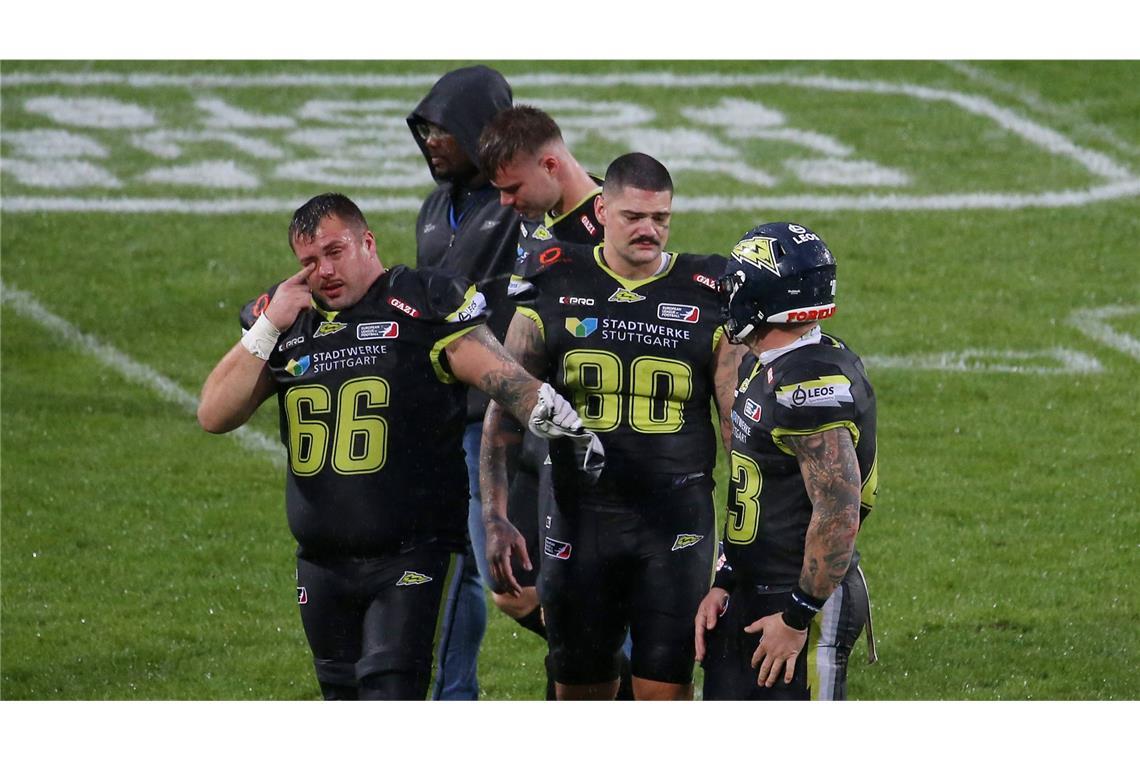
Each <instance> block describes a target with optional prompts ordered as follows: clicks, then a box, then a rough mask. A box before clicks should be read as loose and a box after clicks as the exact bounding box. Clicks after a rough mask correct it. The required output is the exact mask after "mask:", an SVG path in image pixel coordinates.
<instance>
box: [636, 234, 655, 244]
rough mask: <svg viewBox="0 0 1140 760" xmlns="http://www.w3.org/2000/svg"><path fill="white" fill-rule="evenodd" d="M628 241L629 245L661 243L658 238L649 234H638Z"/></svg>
mask: <svg viewBox="0 0 1140 760" xmlns="http://www.w3.org/2000/svg"><path fill="white" fill-rule="evenodd" d="M629 242H630V244H631V245H636V244H638V243H651V244H653V245H660V244H661V241H660V240H658V239H657V238H655V237H652V236H651V235H640V236H638V237H635V238H634V239H633V240H631V241H629Z"/></svg>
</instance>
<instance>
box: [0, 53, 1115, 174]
mask: <svg viewBox="0 0 1140 760" xmlns="http://www.w3.org/2000/svg"><path fill="white" fill-rule="evenodd" d="M438 78H439V77H438V75H437V74H371V75H349V74H252V75H217V74H191V75H171V74H119V73H79V74H70V73H47V74H30V73H28V74H21V73H17V74H7V75H5V76H4V77H3V79H2V80H0V81H2V83H3V86H5V87H9V88H11V87H21V86H30V85H42V84H54V85H63V86H75V87H89V86H93V85H112V84H113V85H122V86H126V87H134V88H139V89H147V88H155V87H176V88H208V87H215V88H218V87H221V88H230V87H232V88H241V87H246V88H271V89H272V88H279V87H362V88H365V87H367V88H379V87H393V88H395V87H424V86H429V87H430V86H431V85H433V84H435V81H436V80H437V79H438ZM779 85H783V86H787V87H803V88H807V89H814V90H825V91H831V92H866V93H871V94H876V95H904V96H908V97H912V98H916V99H918V100H926V101H934V102H945V103H949V104H952V105H955V106H957V107H959V108H961V109H963V110H965V111H967V112H969V113H973V114H975V115H978V116H982V117H985V118H988V119H990V120H992V121H994V122H995V123H996V124H998V126H1000V127H1002V128H1004V129H1006V130H1008V131H1010V132H1013V133H1014V134H1017V135H1020V136H1021V137H1022V138H1024V139H1025V140H1027V141H1029V142H1031V143H1033V144H1034V145H1037V146H1038V147H1040V148H1042V149H1043V150H1046V151H1048V152H1049V153H1055V154H1058V155H1065V156H1068V157H1070V158H1072V159H1073V160H1075V161H1077V162H1078V163H1080V164H1081V165H1082V166H1084V167H1085V168H1086V169H1088V170H1089V171H1090V172H1092V173H1093V174H1096V175H1098V176H1101V177H1104V178H1106V179H1125V178H1130V177H1131V176H1132V175H1131V174H1130V173H1129V172H1128V170H1127V169H1125V168H1124V167H1122V166H1119V165H1118V164H1116V163H1115V162H1114V161H1113V160H1112V159H1111V158H1109V157H1108V156H1105V155H1104V154H1101V153H1098V152H1096V151H1092V150H1088V149H1085V148H1081V147H1078V146H1077V145H1074V144H1073V143H1072V142H1071V141H1070V140H1069V139H1068V138H1067V137H1065V136H1064V135H1062V134H1060V133H1059V132H1057V131H1055V130H1052V129H1049V128H1048V127H1043V126H1041V125H1039V124H1037V123H1035V122H1032V121H1030V120H1028V119H1026V118H1024V117H1022V116H1020V115H1019V114H1017V113H1014V112H1013V111H1010V110H1009V109H1007V108H1001V107H1000V106H998V105H996V104H995V103H993V102H992V101H991V100H989V99H987V98H985V97H982V96H980V95H969V94H966V93H962V92H958V91H955V90H940V89H937V88H934V87H927V86H924V85H914V84H899V83H895V82H885V81H875V80H861V79H841V78H839V77H832V76H823V75H816V76H797V75H790V74H674V73H672V72H648V71H647V72H632V73H613V74H555V73H540V74H520V75H517V76H512V77H511V86H512V87H513V88H514V89H515V90H516V95H517V91H518V90H520V89H525V88H528V87H533V88H536V89H538V90H540V91H541V90H545V89H546V88H550V87H559V86H566V87H590V88H610V87H623V86H624V87H661V88H664V89H681V90H686V89H703V88H710V87H763V86H779ZM516 99H518V100H520V101H525V100H526V98H521V97H517V98H516Z"/></svg>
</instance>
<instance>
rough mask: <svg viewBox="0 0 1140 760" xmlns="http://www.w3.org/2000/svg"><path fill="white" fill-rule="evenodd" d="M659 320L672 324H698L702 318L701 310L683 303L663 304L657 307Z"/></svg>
mask: <svg viewBox="0 0 1140 760" xmlns="http://www.w3.org/2000/svg"><path fill="white" fill-rule="evenodd" d="M657 318H658V319H668V320H670V321H672V322H696V321H697V320H699V319H700V318H701V310H700V309H699V308H698V307H696V306H687V305H685V304H681V303H663V304H659V305H658V306H657Z"/></svg>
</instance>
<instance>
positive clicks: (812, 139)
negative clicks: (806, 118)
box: [725, 127, 855, 158]
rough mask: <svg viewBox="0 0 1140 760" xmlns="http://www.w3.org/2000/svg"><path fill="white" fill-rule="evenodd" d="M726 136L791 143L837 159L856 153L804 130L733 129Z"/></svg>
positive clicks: (822, 136)
mask: <svg viewBox="0 0 1140 760" xmlns="http://www.w3.org/2000/svg"><path fill="white" fill-rule="evenodd" d="M725 134H727V135H728V136H729V137H731V138H733V139H734V140H741V139H749V140H772V141H775V142H786V143H791V144H792V145H802V146H803V147H805V148H810V149H811V150H817V151H819V152H820V153H826V154H827V155H829V156H835V157H836V158H845V157H847V156H850V155H851V154H852V153H854V152H855V151H854V150H852V149H851V148H850V147H848V146H847V145H844V144H843V143H841V142H839V141H838V140H836V139H835V138H834V137H830V136H829V135H821V134H820V133H819V132H808V131H807V130H803V129H790V128H787V127H785V128H782V129H753V128H751V127H733V128H731V129H729V130H727V131H726V132H725Z"/></svg>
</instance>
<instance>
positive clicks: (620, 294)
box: [610, 288, 645, 303]
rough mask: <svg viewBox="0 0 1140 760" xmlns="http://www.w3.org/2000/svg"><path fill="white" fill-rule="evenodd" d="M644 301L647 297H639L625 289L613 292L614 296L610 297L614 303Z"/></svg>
mask: <svg viewBox="0 0 1140 760" xmlns="http://www.w3.org/2000/svg"><path fill="white" fill-rule="evenodd" d="M644 300H645V296H642V295H638V294H637V293H634V292H633V291H632V290H626V289H625V288H618V289H617V290H615V291H614V292H613V295H611V296H610V301H611V302H612V303H637V302H638V301H644Z"/></svg>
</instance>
